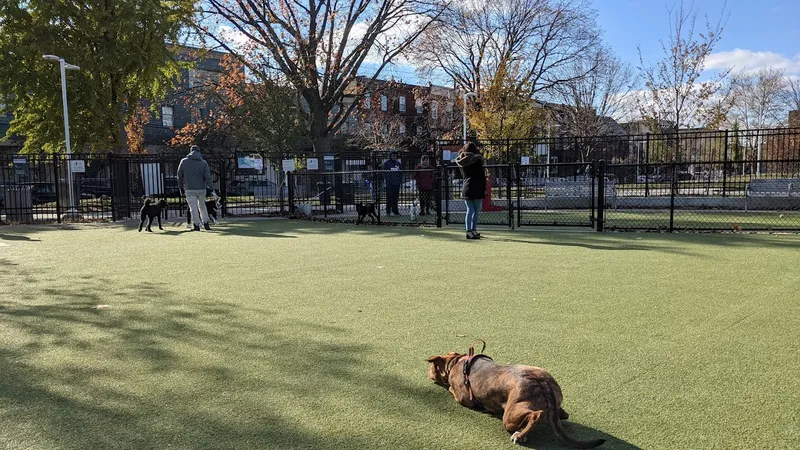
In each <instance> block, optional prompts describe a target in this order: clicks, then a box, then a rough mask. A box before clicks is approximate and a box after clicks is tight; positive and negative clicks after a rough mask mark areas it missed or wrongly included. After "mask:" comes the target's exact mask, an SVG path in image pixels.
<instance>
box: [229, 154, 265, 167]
mask: <svg viewBox="0 0 800 450" xmlns="http://www.w3.org/2000/svg"><path fill="white" fill-rule="evenodd" d="M236 163H237V166H238V167H239V168H240V169H251V170H258V171H261V170H264V159H262V158H261V155H248V156H239V157H238V158H237V160H236Z"/></svg>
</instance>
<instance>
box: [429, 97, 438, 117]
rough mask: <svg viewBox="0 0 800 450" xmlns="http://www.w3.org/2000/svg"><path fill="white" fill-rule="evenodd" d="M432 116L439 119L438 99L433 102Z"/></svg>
mask: <svg viewBox="0 0 800 450" xmlns="http://www.w3.org/2000/svg"><path fill="white" fill-rule="evenodd" d="M431 117H432V118H433V120H438V119H439V102H437V101H433V102H431Z"/></svg>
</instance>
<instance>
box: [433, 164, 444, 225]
mask: <svg viewBox="0 0 800 450" xmlns="http://www.w3.org/2000/svg"><path fill="white" fill-rule="evenodd" d="M443 167H444V166H443V165H442V159H441V158H437V161H436V178H435V183H436V184H435V186H436V228H442V175H443V173H444V171H443V170H442V168H443Z"/></svg>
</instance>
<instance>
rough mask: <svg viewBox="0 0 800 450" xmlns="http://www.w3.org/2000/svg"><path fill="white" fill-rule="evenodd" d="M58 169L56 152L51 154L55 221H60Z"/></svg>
mask: <svg viewBox="0 0 800 450" xmlns="http://www.w3.org/2000/svg"><path fill="white" fill-rule="evenodd" d="M68 164H69V163H68ZM59 169H60V167H59V160H58V154H53V176H54V180H55V182H56V189H55V191H56V221H57V222H58V223H61V179H60V178H59V175H60V173H59V172H60V170H59Z"/></svg>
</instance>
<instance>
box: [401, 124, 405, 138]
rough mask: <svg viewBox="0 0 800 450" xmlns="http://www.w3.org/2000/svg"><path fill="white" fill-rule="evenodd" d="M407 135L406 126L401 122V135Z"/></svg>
mask: <svg viewBox="0 0 800 450" xmlns="http://www.w3.org/2000/svg"><path fill="white" fill-rule="evenodd" d="M405 135H406V126H405V124H402V123H401V124H400V136H405Z"/></svg>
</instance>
